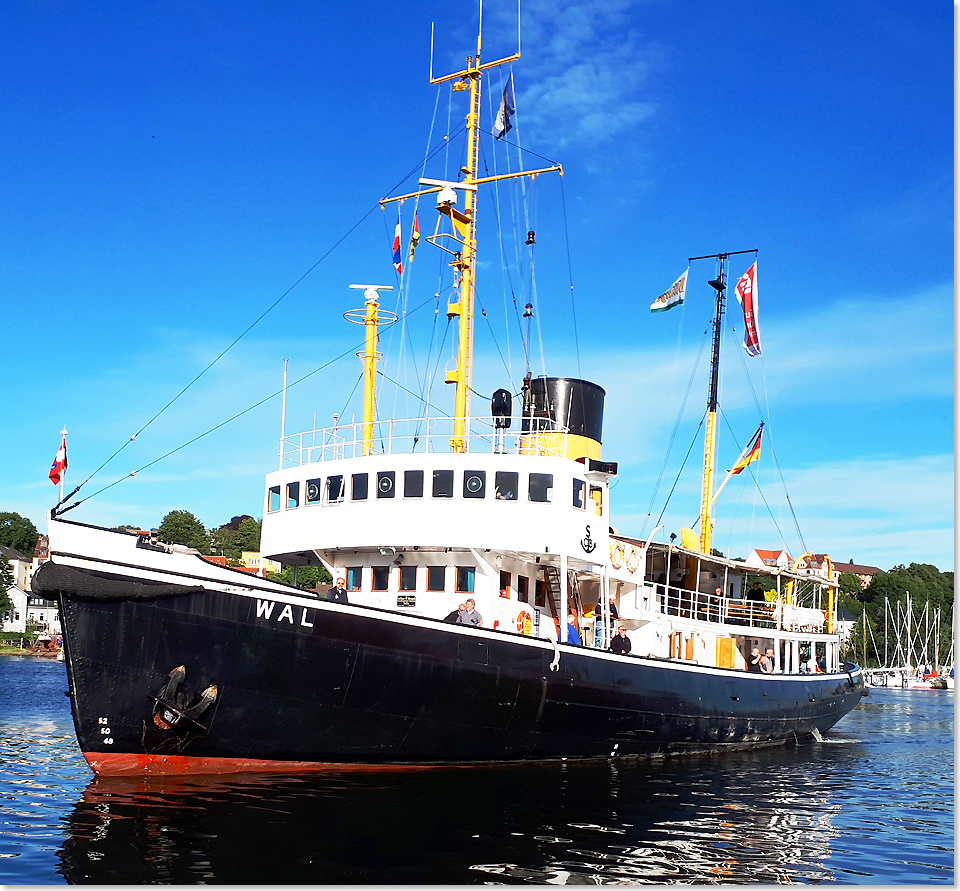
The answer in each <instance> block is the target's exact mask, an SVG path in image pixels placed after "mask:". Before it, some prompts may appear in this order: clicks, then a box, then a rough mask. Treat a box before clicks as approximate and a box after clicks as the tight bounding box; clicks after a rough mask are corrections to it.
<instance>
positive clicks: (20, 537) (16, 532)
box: [0, 511, 40, 557]
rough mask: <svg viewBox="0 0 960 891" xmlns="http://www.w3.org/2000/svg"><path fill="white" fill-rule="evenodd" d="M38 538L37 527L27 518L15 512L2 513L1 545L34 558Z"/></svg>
mask: <svg viewBox="0 0 960 891" xmlns="http://www.w3.org/2000/svg"><path fill="white" fill-rule="evenodd" d="M38 538H40V533H39V532H37V527H36V526H34V525H33V523H32V522H31V521H30V520H28V519H27V518H26V517H21V516H20V514H17V513H14V512H13V511H3V512H0V545H3V546H4V547H8V548H13V549H14V550H15V551H19V552H20V553H21V554H23V556H24V557H32V556H33V552H34V549H35V548H36V547H37V539H38Z"/></svg>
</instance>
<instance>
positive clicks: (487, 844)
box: [0, 656, 955, 885]
mask: <svg viewBox="0 0 960 891" xmlns="http://www.w3.org/2000/svg"><path fill="white" fill-rule="evenodd" d="M66 689H67V678H66V670H65V667H64V665H63V664H62V663H59V662H56V661H54V660H48V659H40V658H29V657H19V656H3V657H0V789H2V790H3V791H2V792H0V883H2V884H8V885H24V884H63V883H66V882H69V883H83V884H116V883H120V884H150V883H185V884H186V883H217V884H223V883H230V884H239V883H254V884H291V883H310V884H392V883H397V884H400V883H403V884H483V883H509V884H518V883H534V884H542V883H557V884H564V883H566V884H594V883H604V884H606V883H653V884H668V883H683V884H687V883H697V884H703V883H715V884H738V883H762V884H785V883H820V882H828V881H833V882H839V883H842V884H864V885H873V884H943V885H952V884H953V883H954V877H955V866H954V741H953V725H954V715H953V711H954V694H953V693H948V692H946V691H937V690H929V691H926V690H912V691H911V690H874V691H872V692H871V695H870V696H868V697H866V698H865V699H864V700H863V701H862V702H861V703H860V705H859V706H857V708H855V709H854V711H853V712H851V714H849V715H848V716H847V717H846V718H844V719H843V720H842V721H841V722H840V723H839V724H838V725H837V727H835V728H834V729H833V730H832V731H830V732H829V733H828V734H827V735H826V736H825V738H824V740H823V742H815V743H810V744H807V745H802V746H798V747H795V748H786V749H772V750H761V751H755V752H746V753H736V754H730V755H725V756H715V757H710V758H683V759H666V760H662V761H654V762H642V763H625V762H622V761H611V762H608V763H602V764H589V765H588V764H573V763H554V764H544V765H530V766H524V767H491V768H470V769H464V768H449V769H447V768H444V769H432V770H419V771H375V772H344V771H338V772H331V773H326V774H313V775H288V776H278V775H273V774H268V775H257V776H249V777H239V776H229V777H206V778H190V777H184V778H164V779H139V778H129V779H120V778H113V779H96V778H94V776H93V774H92V773H91V772H90V771H89V769H88V768H87V766H86V763H85V761H84V760H83V757H82V756H81V755H80V752H79V749H78V748H77V744H76V739H75V737H74V734H73V725H72V721H71V718H70V710H69V702H68V699H67V697H66V696H65V695H64V694H65V692H66Z"/></svg>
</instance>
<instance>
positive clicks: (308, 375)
mask: <svg viewBox="0 0 960 891" xmlns="http://www.w3.org/2000/svg"><path fill="white" fill-rule="evenodd" d="M362 345H363V344H362V343H359V344H357V345H355V346H353V347H351V348H349V349H347V350H345V351H344V352H342V353H340V354H339V355H338V356H334V357H333V358H332V359H330V360H329V361H328V362H324V363H323V365H320V366H318V367H317V368H314V369H313V371H309V372H307V373H306V374H305V375H303V376H302V377H300V378H298V379H297V380H295V381H294V382H293V383H292V384H288V385H287V389H288V390H289V389H291V388H293V387H295V386H297V385H298V384H302V383H303V382H304V381H305V380H307V379H308V378H311V377H313V376H314V375H315V374H317V373H319V372H321V371H324V370H325V369H327V368H329V367H330V366H331V365H333V364H334V363H336V362H339V361H340V360H341V359H343V358H344V357H345V356H349V355H350V354H351V353H353V352H356V350H357V348H358V347H360V346H362ZM282 393H283V388H281V389H279V390H276V391H275V392H273V393H271V394H270V395H269V396H265V397H264V398H263V399H261V400H259V401H258V402H255V403H254V404H253V405H249V406H247V407H246V408H245V409H243V410H242V411H239V412H237V413H236V414H235V415H232V416H231V417H229V418H227V419H226V420H225V421H221V422H220V423H219V424H216V425H215V426H213V427H210V428H209V429H208V430H206V431H204V432H203V433H200V434H199V435H197V436H194V437H193V439H190V440H187V442H184V443H181V444H180V445H178V446H177V447H176V448H175V449H171V450H170V451H169V452H165V453H164V454H163V455H160V457H158V458H154V459H153V461H150V462H149V463H147V464H144V465H143V466H142V467H138V468H137V469H136V470H132V471H131V472H130V473H128V474H125V475H124V476H121V477H119V478H118V479H116V480H114V481H113V482H112V483H109V484H108V485H106V486H104V487H103V488H101V489H97V491H96V492H92V493H91V494H89V495H88V496H87V497H86V498H81V499H80V500H79V501H77V502H75V503H74V504H71V505H70V506H69V507H65V508H64V509H63V510H59V511H56V514H55V515H56V516H59V515H61V514H65V513H66V512H67V511H69V510H73V509H74V508H75V507H79V506H80V505H81V504H83V503H84V502H85V501H89V500H90V499H91V498H94V497H96V496H97V495H100V494H101V493H103V492H106V491H107V490H108V489H112V488H113V487H114V486H116V485H117V484H118V483H122V482H123V481H124V480H128V479H130V477H133V476H137V475H138V474H140V473H142V472H143V471H144V470H147V469H149V468H150V467H153V466H154V465H155V464H159V463H160V462H161V461H163V460H165V459H166V458H169V457H170V456H171V455H175V454H176V453H177V452H179V451H181V450H183V449H185V448H186V447H187V446H190V445H193V444H194V443H195V442H199V441H200V440H201V439H203V438H204V437H206V436H209V435H210V434H211V433H215V432H216V431H217V430H219V429H220V428H221V427H226V426H227V424H231V423H232V422H233V421H236V420H237V419H238V418H242V417H243V416H244V415H246V414H249V413H250V412H251V411H253V410H254V409H256V408H259V407H260V406H261V405H264V404H266V403H267V402H269V401H270V400H271V399H274V398H276V397H277V396H280V395H281V394H282ZM78 489H79V486H78V487H77V489H75V490H74V492H73V493H72V494H71V495H70V496H69V497H71V498H72V497H73V495H74V494H76V492H77V490H78ZM57 507H59V505H57Z"/></svg>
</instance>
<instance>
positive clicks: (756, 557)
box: [744, 548, 793, 569]
mask: <svg viewBox="0 0 960 891" xmlns="http://www.w3.org/2000/svg"><path fill="white" fill-rule="evenodd" d="M744 563H746V564H747V566H757V567H759V568H761V569H762V568H766V569H789V568H790V567H791V566H793V557H791V556H790V554H788V553H787V552H786V551H765V550H762V549H761V548H754V549H753V550H752V551H751V552H750V556H749V557H747V559H746V560H744Z"/></svg>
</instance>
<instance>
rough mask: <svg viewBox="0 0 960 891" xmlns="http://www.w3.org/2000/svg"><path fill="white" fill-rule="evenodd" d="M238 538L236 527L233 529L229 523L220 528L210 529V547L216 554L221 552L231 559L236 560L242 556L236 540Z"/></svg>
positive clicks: (228, 559)
mask: <svg viewBox="0 0 960 891" xmlns="http://www.w3.org/2000/svg"><path fill="white" fill-rule="evenodd" d="M236 538H237V531H236V529H231V528H230V526H229V525H227V526H221V527H220V528H219V529H212V530H210V549H211V550H212V551H213V553H214V554H220V555H222V556H224V557H226V558H227V561H228V563H229V561H230V560H235V559H236V558H237V557H239V556H240V552H239V551H238V550H237V549H236V546H235V544H234V543H235V541H236Z"/></svg>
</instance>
